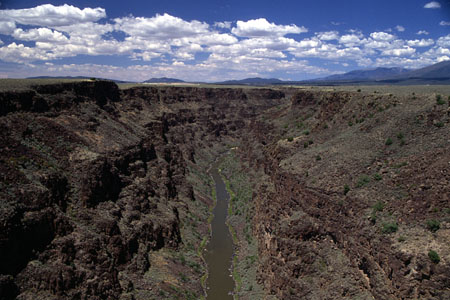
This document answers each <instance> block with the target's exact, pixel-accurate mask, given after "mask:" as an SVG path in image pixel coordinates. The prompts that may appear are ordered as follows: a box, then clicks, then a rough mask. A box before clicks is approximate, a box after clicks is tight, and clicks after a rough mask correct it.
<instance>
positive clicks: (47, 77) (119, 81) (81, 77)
mask: <svg viewBox="0 0 450 300" xmlns="http://www.w3.org/2000/svg"><path fill="white" fill-rule="evenodd" d="M94 78H95V79H96V80H108V81H114V82H115V83H129V82H132V81H123V80H116V79H108V78H96V77H88V76H34V77H27V78H26V79H86V80H87V79H94Z"/></svg>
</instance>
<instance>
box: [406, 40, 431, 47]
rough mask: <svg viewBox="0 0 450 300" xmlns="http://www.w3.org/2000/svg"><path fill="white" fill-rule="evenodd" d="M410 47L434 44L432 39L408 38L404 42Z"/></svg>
mask: <svg viewBox="0 0 450 300" xmlns="http://www.w3.org/2000/svg"><path fill="white" fill-rule="evenodd" d="M406 43H407V44H408V46H411V47H428V46H431V45H433V44H434V41H433V40H432V39H427V40H425V39H421V40H410V41H407V42H406Z"/></svg>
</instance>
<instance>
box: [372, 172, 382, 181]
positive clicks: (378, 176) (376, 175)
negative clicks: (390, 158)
mask: <svg viewBox="0 0 450 300" xmlns="http://www.w3.org/2000/svg"><path fill="white" fill-rule="evenodd" d="M373 179H375V180H376V181H380V180H381V179H383V177H381V175H380V174H378V173H375V174H373Z"/></svg>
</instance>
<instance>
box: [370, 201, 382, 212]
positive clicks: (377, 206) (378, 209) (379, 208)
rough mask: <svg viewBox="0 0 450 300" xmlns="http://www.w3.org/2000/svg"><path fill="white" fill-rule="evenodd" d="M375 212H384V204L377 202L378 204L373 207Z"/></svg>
mask: <svg viewBox="0 0 450 300" xmlns="http://www.w3.org/2000/svg"><path fill="white" fill-rule="evenodd" d="M372 209H373V211H383V209H384V203H383V202H381V201H377V203H375V204H374V206H373V207H372Z"/></svg>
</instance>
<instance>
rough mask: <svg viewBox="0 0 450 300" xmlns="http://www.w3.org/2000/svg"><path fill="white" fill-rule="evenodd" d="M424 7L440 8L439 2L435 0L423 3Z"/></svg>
mask: <svg viewBox="0 0 450 300" xmlns="http://www.w3.org/2000/svg"><path fill="white" fill-rule="evenodd" d="M424 8H441V4H440V3H439V2H437V1H431V2H428V3H427V4H425V6H424Z"/></svg>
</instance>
